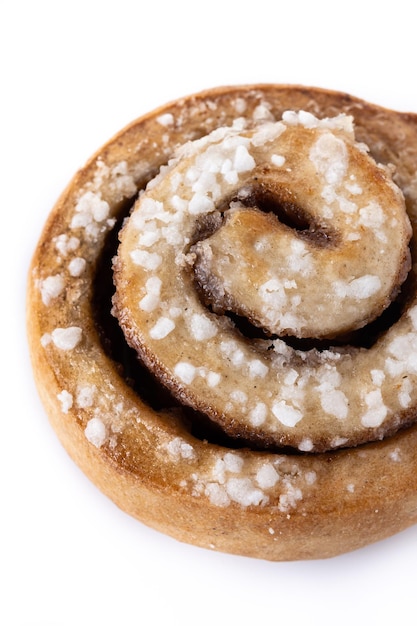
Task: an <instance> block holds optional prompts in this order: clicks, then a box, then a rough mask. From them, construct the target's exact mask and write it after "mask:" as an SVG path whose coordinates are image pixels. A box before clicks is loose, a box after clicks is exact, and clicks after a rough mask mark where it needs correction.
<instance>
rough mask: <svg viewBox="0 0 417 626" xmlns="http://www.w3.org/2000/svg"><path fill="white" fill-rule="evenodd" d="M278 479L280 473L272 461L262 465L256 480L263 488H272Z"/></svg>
mask: <svg viewBox="0 0 417 626" xmlns="http://www.w3.org/2000/svg"><path fill="white" fill-rule="evenodd" d="M278 481H279V474H278V472H277V471H276V469H275V467H274V466H273V465H272V464H271V463H265V464H264V465H262V466H261V467H260V468H259V470H258V472H257V474H256V482H257V483H258V485H259V486H260V488H261V489H272V487H274V486H275V485H276V483H277V482H278Z"/></svg>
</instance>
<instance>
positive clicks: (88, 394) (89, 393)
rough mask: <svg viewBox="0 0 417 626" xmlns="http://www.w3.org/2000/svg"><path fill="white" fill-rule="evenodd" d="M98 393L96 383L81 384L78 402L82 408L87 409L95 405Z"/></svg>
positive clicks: (78, 391) (77, 397)
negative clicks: (95, 396) (95, 397)
mask: <svg viewBox="0 0 417 626" xmlns="http://www.w3.org/2000/svg"><path fill="white" fill-rule="evenodd" d="M95 393H96V386H95V385H80V387H79V388H78V390H77V396H76V402H77V406H78V407H79V408H80V409H86V408H88V407H90V406H93V402H94V395H95Z"/></svg>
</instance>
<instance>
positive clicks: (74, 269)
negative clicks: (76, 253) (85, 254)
mask: <svg viewBox="0 0 417 626" xmlns="http://www.w3.org/2000/svg"><path fill="white" fill-rule="evenodd" d="M86 265H87V261H86V260H85V259H83V258H82V257H76V258H75V259H72V261H70V263H69V264H68V271H69V273H70V275H71V276H73V277H74V278H77V277H78V276H81V274H82V273H83V272H84V270H85V268H86Z"/></svg>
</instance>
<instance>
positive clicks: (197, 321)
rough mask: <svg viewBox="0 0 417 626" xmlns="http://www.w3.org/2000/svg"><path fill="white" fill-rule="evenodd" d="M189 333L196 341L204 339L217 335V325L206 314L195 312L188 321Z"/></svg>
mask: <svg viewBox="0 0 417 626" xmlns="http://www.w3.org/2000/svg"><path fill="white" fill-rule="evenodd" d="M190 329H191V334H192V335H193V337H194V339H196V340H197V341H206V340H207V339H212V337H214V336H215V335H217V326H216V324H215V323H214V322H213V321H212V320H210V319H209V318H208V317H207V316H206V315H201V314H199V313H195V314H194V315H193V316H192V318H191V322H190Z"/></svg>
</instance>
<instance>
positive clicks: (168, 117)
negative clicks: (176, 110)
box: [156, 113, 174, 126]
mask: <svg viewBox="0 0 417 626" xmlns="http://www.w3.org/2000/svg"><path fill="white" fill-rule="evenodd" d="M156 121H157V122H158V124H161V126H173V124H174V116H173V115H172V113H163V114H162V115H159V116H158V117H157V118H156Z"/></svg>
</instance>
